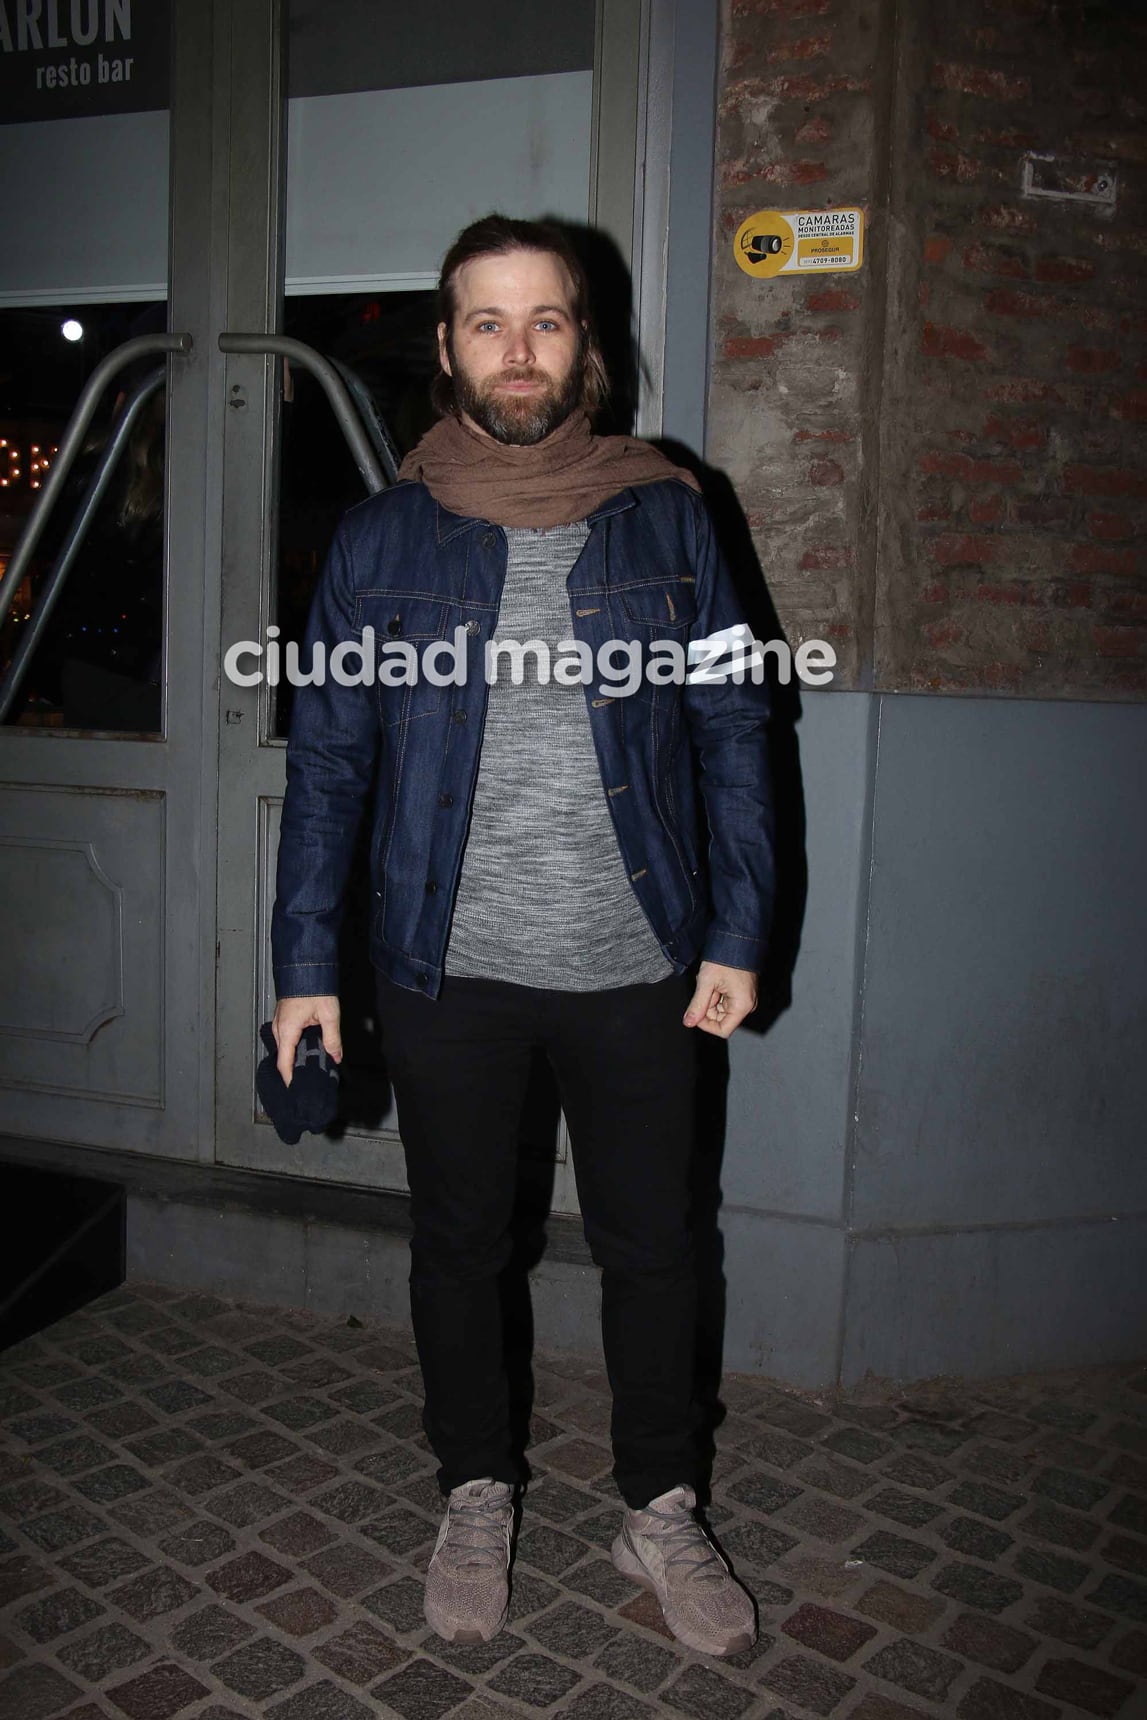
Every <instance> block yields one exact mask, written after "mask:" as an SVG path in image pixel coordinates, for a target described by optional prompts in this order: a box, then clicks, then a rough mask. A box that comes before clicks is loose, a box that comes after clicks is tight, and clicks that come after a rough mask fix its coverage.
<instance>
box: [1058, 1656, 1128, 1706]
mask: <svg viewBox="0 0 1147 1720" xmlns="http://www.w3.org/2000/svg"><path fill="white" fill-rule="evenodd" d="M1035 1687H1036V1689H1037V1690H1038V1691H1040V1692H1042V1694H1043V1695H1045V1696H1054V1697H1057V1698H1058V1699H1059V1700H1060V1701H1061V1702H1068V1703H1072V1704H1074V1706H1075V1707H1076V1708H1082V1709H1084V1710H1085V1711H1086V1712H1087V1713H1088V1714H1101V1715H1109V1714H1118V1712H1119V1710H1120V1709H1121V1708H1122V1707H1123V1705H1124V1703H1125V1702H1126V1701H1127V1698H1128V1697H1129V1696H1134V1694H1135V1685H1134V1684H1132V1683H1131V1681H1130V1679H1127V1678H1119V1677H1117V1676H1116V1675H1115V1673H1113V1672H1104V1671H1103V1670H1102V1669H1101V1668H1100V1667H1098V1666H1088V1665H1087V1664H1086V1662H1085V1661H1082V1660H1070V1659H1066V1658H1065V1659H1062V1660H1054V1659H1053V1660H1047V1661H1045V1662H1044V1664H1043V1666H1042V1667H1041V1668H1040V1673H1039V1677H1038V1678H1037V1679H1036V1681H1035Z"/></svg>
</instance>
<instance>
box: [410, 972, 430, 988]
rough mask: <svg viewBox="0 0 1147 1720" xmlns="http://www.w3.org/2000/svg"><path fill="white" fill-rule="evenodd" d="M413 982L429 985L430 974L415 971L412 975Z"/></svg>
mask: <svg viewBox="0 0 1147 1720" xmlns="http://www.w3.org/2000/svg"><path fill="white" fill-rule="evenodd" d="M414 983H415V985H429V984H430V976H429V975H428V974H424V973H416V974H415V976H414Z"/></svg>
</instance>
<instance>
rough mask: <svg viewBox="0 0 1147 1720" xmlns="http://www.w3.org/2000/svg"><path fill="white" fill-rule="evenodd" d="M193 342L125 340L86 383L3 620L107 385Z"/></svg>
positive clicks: (17, 561)
mask: <svg viewBox="0 0 1147 1720" xmlns="http://www.w3.org/2000/svg"><path fill="white" fill-rule="evenodd" d="M191 346H192V340H191V336H190V335H189V334H139V335H136V336H135V337H134V338H133V339H132V340H125V341H124V343H123V345H122V346H117V347H115V348H114V349H113V351H111V352H109V353H108V355H107V357H106V358H102V359H101V360H100V362H99V364H97V365H96V368H95V369H94V370H93V371H92V374H91V375H90V376H89V377H88V380H87V381H86V382H85V384H84V386H83V389H82V391H81V393H80V398H79V399H78V400H77V401H76V408H75V411H74V412H73V413H72V416H71V417H70V418H69V419H68V427H67V429H66V430H65V431H64V434H63V437H62V438H61V440H60V445H59V448H58V450H57V452H56V458H55V459H54V460H53V461H52V464H51V468H50V469H49V472H48V476H47V479H46V481H45V483H44V488H43V489H42V490H41V491H40V494H39V495H38V496H37V498H36V505H35V507H34V508H33V509H32V512H31V513H30V514H29V515H28V518H27V521H26V523H25V525H24V529H23V531H22V532H21V533H20V537H19V540H18V542H17V544H16V548H15V549H14V550H13V551H12V557H11V560H10V561H9V563H8V566H7V569H6V571H5V573H4V576H3V578H2V579H0V618H2V617H3V616H5V615H6V614H7V613H8V605H9V603H10V602H11V600H12V595H13V593H14V592H15V590H16V588H17V587H18V585H19V584H20V581H21V580H22V579H23V577H24V574H25V573H26V571H27V569H28V564H29V562H30V561H31V559H32V556H33V554H34V553H35V549H36V545H37V544H38V543H39V541H40V537H41V534H42V533H43V530H44V527H45V525H46V524H47V522H48V515H49V514H50V513H51V511H52V509H53V508H54V507H55V505H56V499H57V497H58V496H59V495H60V492H61V491H62V490H63V488H64V485H65V483H66V482H67V479H68V473H69V472H70V471H71V469H72V466H73V465H74V463H75V459H76V455H77V454H78V453H79V452H80V449H81V448H82V446H83V441H84V437H85V435H86V434H87V428H88V425H89V424H90V423H91V421H92V417H93V415H94V413H95V410H96V402H97V401H98V399H99V397H100V395H101V394H102V393H103V390H104V385H105V384H106V383H107V382H108V380H109V379H110V378H111V377H113V376H114V375H115V373H116V371H117V370H122V369H123V368H124V366H125V365H127V364H130V363H131V362H132V360H133V359H136V358H146V357H148V356H149V355H150V354H151V353H153V352H182V353H187V352H190V351H191Z"/></svg>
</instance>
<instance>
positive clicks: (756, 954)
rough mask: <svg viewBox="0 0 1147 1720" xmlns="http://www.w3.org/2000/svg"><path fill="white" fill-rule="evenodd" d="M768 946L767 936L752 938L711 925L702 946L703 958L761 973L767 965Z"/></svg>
mask: <svg viewBox="0 0 1147 1720" xmlns="http://www.w3.org/2000/svg"><path fill="white" fill-rule="evenodd" d="M768 947H769V945H768V939H767V938H750V937H746V936H744V935H742V934H741V933H740V932H723V931H721V930H720V929H719V928H718V927H716V926H710V928H709V930H708V931H707V932H706V933H705V942H704V943H703V945H702V946H701V959H702V961H706V962H718V963H719V964H720V965H721V967H733V968H745V969H746V970H747V971H748V972H749V973H758V974H759V973H760V972H761V969H762V968H763V967H764V965H765V955H766V953H767V951H768Z"/></svg>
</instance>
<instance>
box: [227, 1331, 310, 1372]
mask: <svg viewBox="0 0 1147 1720" xmlns="http://www.w3.org/2000/svg"><path fill="white" fill-rule="evenodd" d="M243 1348H244V1350H245V1351H246V1353H247V1354H248V1355H249V1356H254V1358H255V1360H256V1361H257V1362H266V1364H267V1366H268V1367H270V1368H277V1367H280V1366H281V1365H282V1364H283V1363H284V1362H293V1361H296V1360H297V1359H298V1358H299V1357H300V1356H309V1355H312V1354H313V1351H312V1350H311V1349H310V1348H309V1346H308V1345H306V1344H302V1343H300V1342H299V1340H298V1338H284V1337H272V1338H258V1339H256V1340H255V1342H254V1343H251V1344H244V1346H243Z"/></svg>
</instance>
